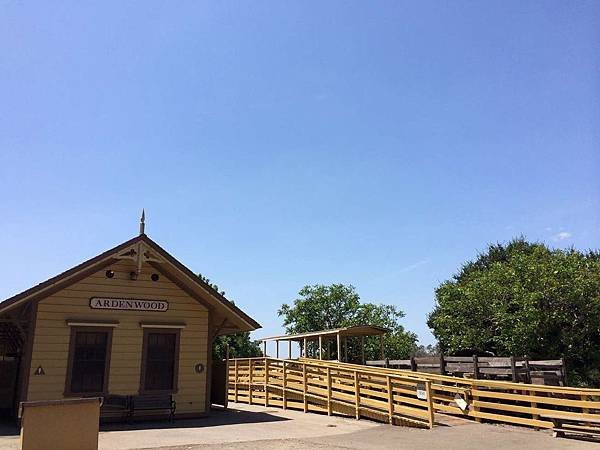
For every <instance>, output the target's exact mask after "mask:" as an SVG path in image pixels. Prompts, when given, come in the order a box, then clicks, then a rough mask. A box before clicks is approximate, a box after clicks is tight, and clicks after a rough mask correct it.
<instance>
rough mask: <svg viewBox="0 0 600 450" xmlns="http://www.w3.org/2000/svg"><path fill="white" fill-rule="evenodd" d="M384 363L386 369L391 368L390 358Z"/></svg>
mask: <svg viewBox="0 0 600 450" xmlns="http://www.w3.org/2000/svg"><path fill="white" fill-rule="evenodd" d="M384 363H385V367H386V368H388V367H390V358H385V361H384Z"/></svg>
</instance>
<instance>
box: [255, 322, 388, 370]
mask: <svg viewBox="0 0 600 450" xmlns="http://www.w3.org/2000/svg"><path fill="white" fill-rule="evenodd" d="M389 331H390V330H388V329H387V328H383V327H378V326H375V325H359V326H354V327H345V328H332V329H329V330H321V331H311V332H308V333H298V334H284V335H281V336H270V337H265V338H262V339H259V340H260V341H261V342H262V344H263V353H264V355H265V356H267V342H272V341H275V345H276V346H275V348H276V355H275V356H276V357H277V358H279V342H280V341H287V343H288V358H291V355H292V342H298V343H299V345H300V349H301V352H300V355H301V356H302V357H304V358H308V357H309V346H308V344H309V343H310V342H314V343H315V344H316V346H314V350H315V352H314V353H315V354H313V355H312V357H313V358H318V359H323V344H327V345H329V343H330V342H332V341H334V342H335V343H336V345H337V347H336V348H337V352H336V354H337V360H338V361H345V362H347V361H348V338H349V337H350V338H352V337H360V349H361V352H360V353H361V361H362V363H363V364H364V363H365V337H367V336H379V343H380V349H381V359H385V356H384V350H383V336H384V335H385V334H386V333H388V332H389ZM342 344H343V346H342ZM342 349H343V352H342ZM342 353H343V354H342Z"/></svg>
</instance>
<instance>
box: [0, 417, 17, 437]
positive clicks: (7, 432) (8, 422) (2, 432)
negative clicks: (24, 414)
mask: <svg viewBox="0 0 600 450" xmlns="http://www.w3.org/2000/svg"><path fill="white" fill-rule="evenodd" d="M0 436H19V428H18V427H17V425H16V424H15V421H14V420H12V419H1V420H0Z"/></svg>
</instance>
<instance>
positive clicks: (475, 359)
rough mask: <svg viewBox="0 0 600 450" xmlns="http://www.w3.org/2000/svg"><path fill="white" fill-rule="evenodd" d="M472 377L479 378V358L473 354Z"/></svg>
mask: <svg viewBox="0 0 600 450" xmlns="http://www.w3.org/2000/svg"><path fill="white" fill-rule="evenodd" d="M473 378H475V379H476V380H479V358H478V357H477V355H473Z"/></svg>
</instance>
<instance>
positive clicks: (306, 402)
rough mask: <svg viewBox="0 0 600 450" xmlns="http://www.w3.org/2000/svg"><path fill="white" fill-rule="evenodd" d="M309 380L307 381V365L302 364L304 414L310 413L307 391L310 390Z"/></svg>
mask: <svg viewBox="0 0 600 450" xmlns="http://www.w3.org/2000/svg"><path fill="white" fill-rule="evenodd" d="M306 384H307V379H306V363H304V364H302V394H303V397H304V398H303V400H304V412H308V400H307V398H306V391H307V390H308V386H307V385H306Z"/></svg>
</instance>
